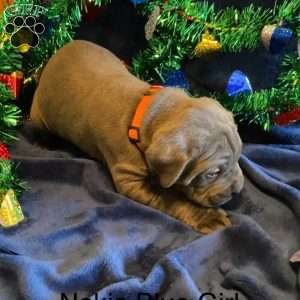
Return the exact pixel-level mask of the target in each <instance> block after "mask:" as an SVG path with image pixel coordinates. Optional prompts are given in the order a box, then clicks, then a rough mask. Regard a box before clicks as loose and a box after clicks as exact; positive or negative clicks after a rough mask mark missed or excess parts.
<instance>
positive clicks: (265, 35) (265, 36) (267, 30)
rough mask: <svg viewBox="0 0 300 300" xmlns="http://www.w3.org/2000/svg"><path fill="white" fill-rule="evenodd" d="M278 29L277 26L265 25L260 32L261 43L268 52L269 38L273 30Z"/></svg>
mask: <svg viewBox="0 0 300 300" xmlns="http://www.w3.org/2000/svg"><path fill="white" fill-rule="evenodd" d="M277 27H278V25H266V26H265V27H264V28H263V30H262V31H261V36H260V37H261V41H262V43H263V45H264V46H265V48H266V49H267V50H269V48H270V43H271V38H272V35H273V33H274V30H275V29H276V28H277Z"/></svg>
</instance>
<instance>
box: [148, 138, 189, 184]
mask: <svg viewBox="0 0 300 300" xmlns="http://www.w3.org/2000/svg"><path fill="white" fill-rule="evenodd" d="M180 142H182V141H180V140H178V139H177V140H176V139H175V140H174V138H173V141H170V140H168V139H167V138H166V139H159V140H156V141H154V142H152V143H151V145H150V146H149V147H148V148H147V150H146V152H145V156H146V161H147V164H148V167H149V168H150V171H151V172H152V173H154V174H156V175H158V177H159V181H160V185H161V186H162V187H164V188H169V187H171V186H172V185H173V184H174V183H175V182H176V181H177V180H178V179H179V177H180V175H181V174H182V172H183V171H184V169H185V167H186V165H187V164H188V162H189V157H188V155H187V153H186V151H185V148H186V147H185V145H184V144H181V143H180Z"/></svg>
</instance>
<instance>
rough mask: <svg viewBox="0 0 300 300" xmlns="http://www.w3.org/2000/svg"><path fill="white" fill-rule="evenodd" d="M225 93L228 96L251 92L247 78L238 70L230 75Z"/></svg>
mask: <svg viewBox="0 0 300 300" xmlns="http://www.w3.org/2000/svg"><path fill="white" fill-rule="evenodd" d="M226 91H227V94H228V95H229V96H237V95H239V94H244V93H252V92H253V90H252V86H251V83H250V80H249V78H248V77H247V76H246V75H245V74H244V73H243V72H241V71H239V70H236V71H234V72H233V73H232V74H231V76H230V78H229V80H228V84H227V88H226Z"/></svg>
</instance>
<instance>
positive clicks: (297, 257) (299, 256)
mask: <svg viewBox="0 0 300 300" xmlns="http://www.w3.org/2000/svg"><path fill="white" fill-rule="evenodd" d="M290 262H291V263H292V264H294V263H300V250H299V251H297V252H296V253H295V254H293V255H292V257H291V258H290Z"/></svg>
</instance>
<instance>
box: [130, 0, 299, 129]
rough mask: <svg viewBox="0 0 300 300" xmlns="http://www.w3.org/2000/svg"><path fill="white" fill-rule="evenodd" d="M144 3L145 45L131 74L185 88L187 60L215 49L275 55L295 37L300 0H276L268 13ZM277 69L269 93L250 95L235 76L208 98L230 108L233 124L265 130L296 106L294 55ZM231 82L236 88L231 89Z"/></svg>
mask: <svg viewBox="0 0 300 300" xmlns="http://www.w3.org/2000/svg"><path fill="white" fill-rule="evenodd" d="M144 2H145V3H144V4H142V5H139V6H138V9H139V11H140V12H141V13H142V14H143V15H145V16H147V17H148V23H147V24H146V26H145V33H146V37H147V39H148V40H149V45H148V47H147V49H145V50H143V51H141V52H140V53H139V54H138V55H137V57H136V58H135V59H134V61H133V68H132V71H133V72H134V73H135V74H136V75H138V76H139V77H140V78H142V79H144V80H146V81H148V82H154V83H162V84H166V85H173V86H179V87H182V88H186V89H189V88H190V87H189V85H188V82H187V79H186V78H185V74H184V72H183V71H182V63H183V61H184V60H186V59H191V58H194V57H199V58H200V59H201V57H204V56H205V55H211V54H213V53H215V52H217V51H223V52H234V53H236V52H240V51H242V50H245V49H248V50H254V49H256V48H257V47H258V46H259V45H260V44H261V43H263V44H264V46H265V47H266V48H268V50H269V51H270V52H271V53H273V54H278V53H280V52H281V51H282V50H283V49H284V47H285V46H286V45H287V44H288V43H289V42H290V41H291V39H292V37H296V36H298V37H299V34H300V19H299V14H300V0H291V1H283V3H281V4H280V5H279V4H278V2H277V1H275V6H274V7H273V9H263V8H261V7H255V6H254V5H250V6H248V7H245V8H244V9H242V10H238V9H236V8H233V7H227V8H225V9H223V10H219V11H217V10H216V9H215V6H214V4H208V2H206V1H193V0H168V1H159V0H149V1H144ZM282 69H283V71H282V73H281V75H280V76H279V78H278V82H277V84H276V86H274V88H272V89H270V90H261V91H258V92H254V93H252V90H251V86H250V83H249V82H248V79H247V77H246V74H241V72H235V73H233V74H232V78H231V79H232V81H233V83H230V82H229V86H228V89H227V93H213V94H212V95H211V96H213V97H215V98H217V99H218V100H219V101H220V102H221V103H222V104H223V105H224V106H225V107H226V108H228V109H229V110H231V111H232V112H233V113H234V115H235V116H236V118H237V120H238V121H247V122H249V123H256V124H258V125H260V126H262V127H263V128H265V129H270V127H271V126H272V125H273V120H274V119H275V117H276V116H278V115H280V114H281V113H282V112H286V111H289V110H292V109H295V108H297V107H299V106H300V84H299V82H300V58H299V55H298V54H296V53H295V54H290V55H287V56H286V57H285V59H284V61H283V66H282ZM234 81H239V83H240V86H234ZM230 84H231V86H230ZM190 92H191V93H192V94H193V91H192V90H191V89H190ZM243 92H248V93H243ZM249 92H250V93H249ZM232 96H234V97H232ZM299 117H300V116H299V115H298V118H299Z"/></svg>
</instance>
